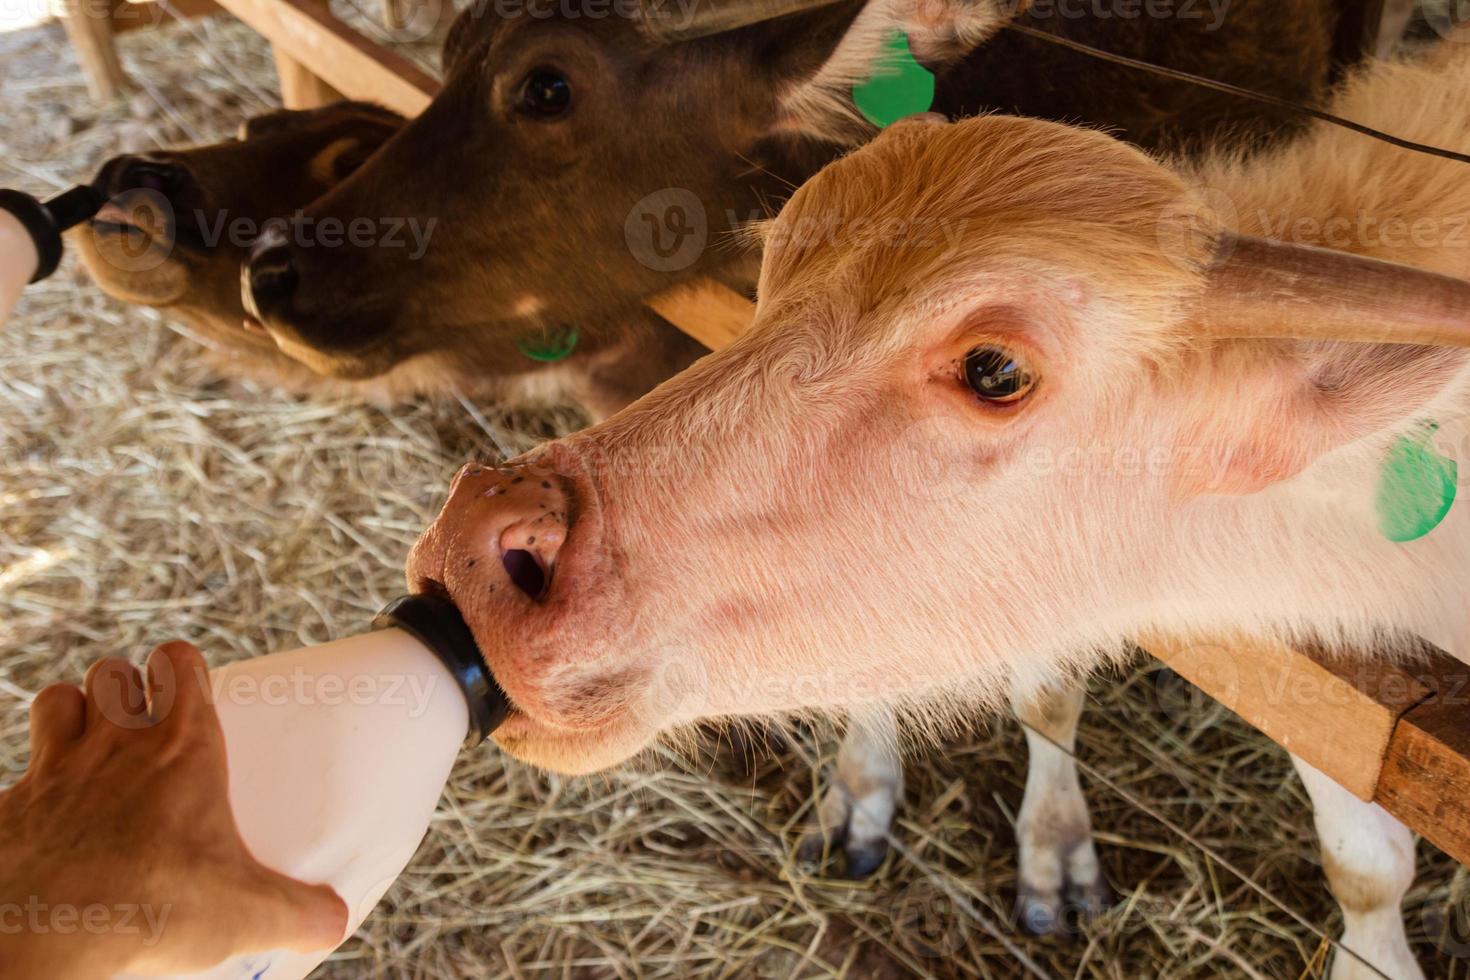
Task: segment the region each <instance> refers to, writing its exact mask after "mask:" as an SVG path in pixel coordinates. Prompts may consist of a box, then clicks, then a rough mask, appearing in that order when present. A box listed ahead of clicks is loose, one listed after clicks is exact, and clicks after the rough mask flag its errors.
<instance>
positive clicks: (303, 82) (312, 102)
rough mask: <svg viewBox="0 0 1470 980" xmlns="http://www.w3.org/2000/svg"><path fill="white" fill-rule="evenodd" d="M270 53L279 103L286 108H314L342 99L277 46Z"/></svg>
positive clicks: (335, 91) (337, 92) (334, 90)
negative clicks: (277, 86) (274, 59)
mask: <svg viewBox="0 0 1470 980" xmlns="http://www.w3.org/2000/svg"><path fill="white" fill-rule="evenodd" d="M271 54H273V55H275V58H276V77H277V78H279V79H280V82H281V105H283V106H285V107H286V108H287V109H314V108H316V107H317V106H323V105H326V104H327V103H329V102H338V101H340V100H341V99H342V93H341V92H339V91H337V90H336V89H335V88H333V87H332V86H330V85H328V84H327V83H326V82H325V81H323V80H322V79H321V77H320V76H318V75H316V74H314V73H313V72H312V71H311V70H310V69H309V68H307V67H306V66H305V65H303V64H302V63H301V62H299V61H297V60H296V59H295V58H293V57H291V56H290V55H289V54H286V53H285V52H284V51H282V50H281V49H280V48H279V47H274V46H273V47H272V48H271Z"/></svg>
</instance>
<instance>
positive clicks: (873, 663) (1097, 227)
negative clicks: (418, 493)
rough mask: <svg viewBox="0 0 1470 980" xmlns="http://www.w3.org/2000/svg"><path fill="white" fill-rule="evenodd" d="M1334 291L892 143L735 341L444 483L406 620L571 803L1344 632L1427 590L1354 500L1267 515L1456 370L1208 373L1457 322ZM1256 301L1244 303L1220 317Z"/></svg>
mask: <svg viewBox="0 0 1470 980" xmlns="http://www.w3.org/2000/svg"><path fill="white" fill-rule="evenodd" d="M1453 176H1454V177H1455V178H1457V179H1458V175H1457V174H1456V175H1453ZM1444 186H1450V185H1444ZM946 223H947V224H948V226H950V227H952V228H954V229H956V230H957V236H958V242H959V244H958V246H957V249H956V251H955V252H953V253H952V254H945V253H944V250H943V249H941V248H939V247H936V245H935V244H934V243H935V242H944V241H950V240H954V237H953V236H936V235H934V234H933V231H934V230H935V229H937V228H939V227H940V226H942V225H946ZM834 228H837V229H843V228H846V229H852V233H851V234H847V235H832V234H830V233H827V232H829V231H830V230H831V229H834ZM859 229H869V231H860V230H859ZM872 229H886V231H885V232H884V233H882V234H879V233H876V232H874V231H872ZM814 232H815V233H814ZM1232 244H1234V245H1238V246H1239V247H1238V248H1236V249H1235V250H1234V251H1231V250H1230V249H1229V247H1228V246H1230V245H1232ZM1263 250H1264V251H1263ZM1263 255H1264V257H1263ZM1339 261H1345V260H1341V259H1340V258H1332V257H1330V256H1323V255H1318V254H1316V253H1311V252H1299V251H1297V250H1295V249H1291V248H1284V249H1282V250H1280V251H1275V250H1273V249H1272V248H1270V247H1268V246H1263V245H1261V244H1260V243H1257V242H1254V241H1246V240H1240V239H1237V238H1236V237H1235V236H1234V235H1232V234H1231V233H1230V232H1229V230H1228V229H1224V228H1221V227H1219V226H1218V225H1217V224H1215V223H1213V222H1212V221H1211V220H1209V219H1208V218H1207V217H1205V216H1202V212H1201V209H1200V207H1199V201H1198V200H1197V199H1196V196H1195V195H1194V194H1193V193H1192V192H1191V191H1190V190H1189V189H1188V188H1187V187H1186V185H1185V183H1184V182H1183V181H1182V180H1181V179H1180V177H1179V176H1178V175H1176V173H1174V172H1173V171H1171V170H1170V169H1168V168H1166V167H1164V166H1162V165H1160V164H1158V163H1156V162H1154V161H1152V160H1150V159H1149V158H1147V157H1146V156H1144V155H1143V154H1142V153H1140V152H1138V151H1136V150H1134V149H1131V148H1129V147H1127V146H1125V145H1123V144H1121V143H1118V142H1115V141H1113V140H1111V139H1110V138H1108V137H1107V136H1104V135H1101V134H1098V133H1094V132H1087V131H1082V130H1076V129H1069V128H1066V127H1062V126H1058V125H1054V124H1050V123H1043V122H1039V121H1033V120H1023V119H1015V118H1006V117H999V116H996V117H988V118H979V119H974V120H970V121H967V122H963V123H959V124H954V125H946V124H921V123H917V122H916V123H912V124H904V125H898V126H895V127H892V128H891V129H889V130H888V131H886V132H885V134H884V135H882V136H881V137H879V138H878V139H877V140H876V141H875V142H873V143H871V144H869V145H868V146H866V147H865V148H863V149H861V150H859V151H857V152H855V153H854V154H852V155H850V156H848V157H846V158H844V159H842V160H841V161H838V162H836V163H834V164H832V165H831V166H830V167H828V168H827V169H825V170H824V171H822V172H821V173H820V174H818V175H817V176H816V177H815V178H814V179H813V180H812V181H810V182H809V183H808V184H806V185H805V186H803V187H802V188H801V189H800V190H799V191H798V192H797V193H796V194H795V196H794V197H793V198H792V199H791V201H790V203H789V204H788V205H787V206H786V207H785V208H784V209H783V211H782V213H781V215H780V217H779V218H778V219H777V220H776V221H774V222H773V223H772V224H771V225H770V226H769V228H768V230H767V234H766V254H765V263H764V266H763V271H762V277H761V282H760V305H759V308H758V311H757V319H756V323H755V326H754V327H753V328H752V330H751V331H750V332H749V333H748V334H746V335H744V336H743V337H741V338H740V339H739V340H737V341H736V342H735V343H734V344H732V345H731V346H730V347H728V348H726V349H724V350H722V351H720V352H718V353H716V354H714V355H712V356H710V357H707V358H705V359H703V360H701V361H700V362H698V363H697V364H696V365H694V366H693V367H692V368H691V369H690V370H688V371H686V372H685V373H684V374H682V375H680V376H679V377H677V378H675V379H673V380H672V381H670V382H668V383H667V384H665V385H663V386H661V387H660V388H658V389H656V390H655V391H654V392H653V393H651V394H650V395H648V396H647V397H645V398H644V399H642V400H640V401H639V402H637V403H635V404H634V405H633V406H631V407H630V408H629V409H627V410H625V411H624V412H622V413H620V414H618V415H617V416H614V417H613V418H612V419H610V420H608V421H607V422H605V423H603V424H601V425H599V426H596V427H593V428H592V429H589V430H587V431H585V432H583V433H579V434H577V435H574V436H571V437H569V438H567V439H564V440H562V441H559V442H556V443H553V444H551V445H549V446H548V447H546V448H545V449H544V450H541V451H538V452H537V453H536V454H534V455H533V456H532V457H531V458H529V459H527V460H525V461H523V462H522V463H521V465H519V466H512V467H510V468H506V469H486V468H480V467H470V468H467V469H466V470H464V471H463V472H461V473H460V474H459V476H458V477H457V478H456V480H455V483H454V485H453V488H452V490H451V495H450V499H449V502H448V504H447V505H446V507H445V509H444V511H443V513H442V514H441V515H440V517H439V518H438V520H437V521H436V522H435V524H434V525H433V526H432V527H431V528H430V529H429V530H428V531H427V532H426V533H425V535H424V536H423V537H422V538H421V540H420V541H419V543H418V544H417V546H416V547H415V550H414V552H413V555H412V557H411V559H410V563H409V581H410V585H411V586H412V587H413V588H415V589H430V590H444V591H446V592H447V594H448V595H450V596H451V597H452V598H453V599H454V601H455V602H456V603H457V604H458V605H459V607H460V608H461V609H462V610H463V612H464V613H465V616H466V618H467V620H468V622H469V623H470V624H471V626H472V628H473V629H474V630H475V633H476V635H477V637H478V638H479V640H480V643H481V646H482V649H483V650H484V651H485V654H486V657H487V659H488V661H489V663H490V666H491V668H492V669H493V670H494V672H495V674H496V676H497V677H498V678H499V679H500V681H501V683H502V685H503V687H504V688H505V690H506V691H507V693H508V694H509V695H510V697H511V699H512V700H513V701H514V703H515V705H516V708H517V711H516V713H515V714H514V716H513V717H512V719H511V720H510V721H509V722H508V723H507V725H506V726H505V728H503V729H502V730H501V732H500V733H499V734H498V735H497V738H498V740H499V741H500V742H501V743H502V744H503V745H505V746H506V747H507V748H508V749H510V750H511V751H512V752H514V753H516V754H518V755H520V756H522V757H524V758H527V759H529V760H531V761H534V762H537V763H540V764H543V765H547V766H551V767H555V768H560V769H567V770H573V771H575V770H586V769H593V768H597V767H600V766H604V765H607V764H610V763H612V762H615V761H617V760H619V759H621V758H623V757H625V756H627V755H629V754H631V753H633V752H635V751H636V750H637V749H638V748H639V747H640V746H642V745H644V744H645V743H646V742H647V741H648V740H649V739H650V738H652V737H653V736H654V735H655V734H657V733H658V732H659V731H661V730H664V729H667V728H670V727H672V726H676V725H679V724H680V723H683V722H688V721H691V720H693V719H696V718H700V717H708V716H728V715H748V714H758V713H765V712H774V711H787V710H799V709H810V708H830V707H843V706H847V707H852V706H857V705H861V704H864V703H869V702H875V701H886V702H897V703H899V704H900V705H901V706H903V707H906V708H908V709H910V710H911V711H912V712H913V714H914V716H915V717H925V716H926V712H928V711H929V710H931V709H935V708H938V709H943V708H944V707H945V706H947V705H956V704H962V705H964V706H965V707H966V708H967V709H973V708H974V707H975V706H976V705H977V704H981V705H990V706H996V705H997V704H998V702H1000V701H1001V700H1002V699H1003V698H1004V696H1005V694H1006V692H1007V691H1008V690H1010V689H1011V685H1012V684H1013V683H1015V682H1017V681H1021V682H1027V681H1030V682H1035V681H1037V680H1039V679H1042V678H1043V677H1048V676H1055V674H1056V673H1057V672H1058V671H1064V670H1066V669H1068V667H1069V666H1071V667H1075V666H1077V665H1078V663H1079V661H1080V660H1081V659H1082V658H1084V657H1090V656H1095V654H1096V652H1097V651H1099V650H1116V649H1120V648H1121V643H1120V638H1122V637H1124V636H1126V635H1129V634H1130V633H1132V632H1134V631H1137V630H1142V629H1149V628H1156V627H1157V628H1166V627H1176V626H1179V625H1181V624H1185V625H1188V626H1189V627H1198V628H1207V629H1223V628H1226V627H1230V628H1238V627H1250V626H1252V625H1256V624H1262V623H1268V622H1269V623H1273V624H1277V625H1279V624H1281V623H1288V624H1293V625H1299V624H1302V623H1303V622H1304V621H1305V620H1304V619H1303V617H1306V620H1310V621H1311V623H1312V624H1313V625H1321V624H1322V623H1329V624H1330V623H1338V624H1342V623H1350V624H1359V625H1363V626H1364V627H1365V628H1366V627H1367V624H1368V620H1369V619H1370V617H1373V616H1376V615H1378V614H1380V613H1383V612H1384V611H1385V610H1384V609H1383V608H1382V607H1380V608H1377V609H1365V608H1364V606H1365V603H1364V601H1363V598H1362V594H1363V593H1362V588H1361V587H1366V586H1367V584H1368V583H1371V582H1377V583H1378V584H1379V585H1380V586H1381V580H1380V578H1379V577H1380V576H1388V577H1390V580H1391V578H1392V576H1393V575H1395V574H1403V575H1405V576H1409V575H1410V572H1409V569H1410V568H1411V567H1412V565H1413V563H1415V562H1419V563H1423V562H1425V561H1432V558H1427V557H1426V555H1425V553H1423V552H1420V553H1419V554H1417V555H1414V554H1406V553H1404V552H1403V551H1402V550H1400V551H1393V550H1392V549H1393V548H1396V547H1398V546H1394V545H1390V544H1388V543H1387V542H1384V541H1382V540H1380V539H1378V537H1377V535H1376V534H1375V533H1374V530H1373V528H1374V523H1373V518H1372V496H1373V493H1372V489H1373V488H1372V486H1371V480H1363V481H1361V483H1360V482H1359V481H1358V480H1357V478H1356V477H1354V479H1353V480H1341V479H1339V480H1336V481H1333V480H1329V481H1328V483H1327V486H1326V487H1325V488H1324V487H1323V486H1317V485H1313V486H1310V487H1308V489H1307V491H1305V492H1298V490H1297V488H1298V487H1299V485H1300V481H1299V480H1297V479H1296V478H1297V477H1298V475H1299V474H1302V473H1303V471H1304V470H1306V469H1307V468H1308V467H1311V466H1312V465H1313V464H1315V463H1317V462H1318V461H1319V460H1326V459H1327V458H1328V457H1332V458H1334V459H1336V458H1337V457H1338V456H1340V455H1341V453H1348V455H1349V456H1353V455H1354V453H1353V452H1350V451H1349V450H1348V449H1347V448H1346V447H1361V446H1363V445H1368V444H1370V443H1372V440H1373V439H1374V438H1376V437H1377V436H1378V434H1380V433H1383V432H1386V431H1389V430H1391V429H1392V428H1393V427H1395V426H1401V425H1403V424H1404V423H1406V422H1407V421H1409V420H1412V418H1413V417H1414V414H1415V413H1416V412H1418V411H1419V410H1420V409H1421V408H1422V407H1423V406H1424V405H1425V404H1426V403H1428V402H1429V401H1430V400H1431V399H1433V398H1434V397H1436V395H1437V394H1438V393H1440V392H1441V391H1442V390H1443V389H1444V388H1445V386H1446V385H1447V384H1449V383H1450V381H1451V379H1452V378H1454V377H1455V375H1456V373H1457V372H1458V371H1459V370H1460V369H1461V367H1462V365H1463V364H1464V357H1463V356H1462V352H1459V351H1449V352H1446V351H1444V350H1440V349H1436V348H1429V347H1386V346H1374V345H1371V344H1370V345H1362V344H1339V343H1325V342H1321V341H1296V340H1286V339H1278V340H1252V341H1240V340H1233V339H1228V338H1230V337H1232V336H1239V335H1240V334H1242V333H1244V334H1251V335H1254V336H1266V337H1269V336H1277V335H1280V334H1283V333H1289V332H1290V330H1291V329H1292V328H1293V327H1295V326H1297V324H1296V323H1294V322H1291V321H1293V320H1294V319H1295V317H1293V316H1287V317H1282V315H1281V311H1282V309H1283V305H1282V304H1286V306H1287V308H1290V307H1291V306H1292V305H1296V311H1297V312H1298V313H1301V314H1302V315H1303V319H1304V320H1307V321H1310V320H1313V319H1316V320H1317V321H1318V324H1319V325H1321V324H1323V323H1326V324H1329V325H1331V324H1334V323H1339V322H1340V323H1341V324H1355V327H1354V329H1355V332H1356V335H1357V336H1356V339H1359V340H1368V339H1372V337H1373V333H1374V331H1378V332H1379V333H1382V334H1384V335H1385V336H1384V337H1383V338H1382V339H1385V340H1387V339H1394V338H1396V337H1399V335H1398V334H1395V333H1394V332H1393V329H1392V328H1393V327H1396V326H1403V325H1404V324H1405V323H1414V322H1418V323H1421V324H1422V323H1427V322H1436V323H1441V324H1443V323H1445V322H1449V321H1451V320H1455V319H1456V318H1458V320H1459V322H1460V324H1461V325H1462V326H1463V324H1464V320H1465V313H1464V310H1465V309H1466V308H1467V306H1466V304H1467V300H1470V293H1467V290H1466V288H1465V287H1464V285H1463V284H1457V283H1455V282H1453V281H1451V280H1447V279H1441V278H1437V277H1434V276H1432V275H1430V274H1428V273H1416V272H1415V271H1414V270H1398V273H1400V274H1402V275H1403V276H1405V277H1407V278H1406V279H1405V280H1404V283H1405V287H1404V289H1403V290H1402V291H1401V294H1400V295H1399V299H1402V300H1403V301H1404V302H1405V303H1406V304H1408V305H1410V306H1415V305H1416V304H1420V305H1419V308H1416V309H1415V310H1414V311H1413V312H1406V311H1404V310H1399V311H1394V310H1392V309H1390V307H1392V305H1393V304H1392V303H1389V304H1388V305H1387V306H1384V305H1379V306H1377V307H1376V308H1372V307H1373V304H1374V303H1377V302H1378V300H1374V299H1373V298H1372V294H1374V293H1375V292H1376V289H1370V290H1367V291H1366V293H1367V294H1368V298H1367V299H1366V300H1364V297H1363V294H1359V295H1358V296H1357V297H1356V298H1355V299H1354V298H1351V297H1349V298H1344V297H1345V296H1347V295H1348V294H1349V293H1351V292H1352V290H1351V289H1348V288H1346V286H1345V284H1347V283H1350V282H1351V281H1352V280H1353V279H1354V278H1355V277H1357V276H1360V275H1366V276H1370V277H1371V275H1374V274H1376V273H1375V272H1373V269H1374V268H1376V267H1363V268H1352V269H1348V270H1347V271H1346V272H1344V270H1343V269H1342V268H1339V267H1338V266H1337V265H1336V263H1338V262H1339ZM1272 267H1278V268H1280V267H1290V268H1292V269H1293V270H1294V273H1295V274H1294V276H1288V277H1287V280H1288V281H1289V282H1290V283H1291V284H1290V285H1286V286H1283V285H1281V284H1277V285H1276V286H1273V287H1272V288H1273V289H1274V290H1275V295H1271V296H1269V297H1268V302H1267V303H1266V304H1264V305H1263V304H1261V303H1260V302H1259V301H1257V300H1255V299H1253V294H1252V293H1251V292H1250V291H1249V290H1241V289H1239V288H1236V287H1237V286H1238V284H1239V282H1247V281H1250V280H1252V277H1256V276H1259V275H1261V274H1263V272H1264V271H1267V270H1269V269H1271V268H1272ZM1378 271H1380V272H1381V271H1382V270H1381V269H1380V270H1378ZM1416 276H1420V277H1422V280H1420V279H1416V278H1415V277H1416ZM1380 285H1381V283H1380ZM1380 298H1381V297H1380ZM1360 301H1361V302H1366V303H1368V305H1369V307H1370V309H1368V311H1367V312H1366V313H1365V311H1364V310H1363V309H1361V308H1359V307H1358V306H1355V305H1354V304H1355V303H1360ZM1436 304H1439V305H1438V306H1436ZM1457 304H1459V305H1458V306H1457ZM1314 309H1315V310H1322V309H1327V310H1328V311H1329V315H1328V316H1325V317H1316V318H1314V317H1313V316H1311V315H1310V311H1312V310H1314ZM1447 311H1448V312H1447ZM1381 448H1382V443H1381V442H1380V443H1378V444H1377V445H1376V447H1372V446H1370V449H1371V450H1372V451H1376V452H1379V455H1378V456H1376V457H1374V458H1376V459H1381V458H1382V457H1381ZM1201 449H1203V450H1204V451H1205V454H1204V462H1205V463H1207V464H1209V465H1206V466H1204V467H1201V465H1200V462H1201V459H1200V456H1199V454H1198V450H1201ZM1360 455H1361V454H1360ZM1368 455H1371V452H1370V453H1369V454H1368ZM1364 458H1367V456H1366V455H1365V456H1364ZM1324 465H1326V464H1325V463H1324ZM1334 465H1335V464H1334ZM1344 465H1346V464H1344ZM1359 475H1361V474H1359ZM1338 476H1339V477H1340V476H1341V474H1338ZM1375 541H1376V544H1375V543H1374V542H1375ZM1263 542H1264V543H1268V544H1263ZM1431 547H1432V546H1431ZM1375 549H1377V550H1375ZM1344 552H1349V553H1352V554H1349V555H1348V556H1347V557H1346V558H1345V557H1344ZM1364 555H1366V556H1367V557H1366V559H1364V557H1363V556H1364ZM1396 556H1397V557H1396ZM1349 559H1356V560H1349ZM1461 564H1462V565H1463V559H1462V561H1461ZM1324 565H1325V566H1328V567H1330V568H1331V570H1332V571H1331V573H1330V574H1327V573H1325V572H1324V568H1323V566H1324ZM1369 605H1371V604H1369ZM1308 610H1310V612H1308ZM1313 617H1315V618H1313ZM929 716H931V717H932V716H933V715H932V714H931V715H929Z"/></svg>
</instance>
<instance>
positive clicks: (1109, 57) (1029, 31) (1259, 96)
mask: <svg viewBox="0 0 1470 980" xmlns="http://www.w3.org/2000/svg"><path fill="white" fill-rule="evenodd" d="M1006 30H1009V31H1015V32H1016V33H1017V34H1024V35H1026V36H1027V37H1031V38H1035V39H1036V40H1038V41H1045V42H1046V43H1048V44H1057V45H1060V46H1062V47H1064V48H1069V49H1071V50H1073V51H1076V52H1078V53H1080V54H1085V55H1087V56H1088V57H1091V58H1098V59H1101V60H1103V61H1111V62H1112V63H1113V64H1117V65H1124V66H1126V67H1128V68H1133V69H1136V70H1138V71H1144V72H1149V73H1151V74H1154V75H1162V76H1163V77H1165V78H1173V79H1176V80H1177V81H1181V82H1187V83H1189V84H1190V85H1197V86H1199V87H1200V88H1207V89H1211V90H1213V91H1216V92H1224V93H1226V94H1228V95H1234V96H1238V97H1240V98H1242V99H1250V100H1251V101H1253V102H1260V103H1263V104H1265V105H1269V106H1275V107H1276V108H1278V109H1285V110H1287V111H1288V112H1295V113H1297V114H1299V115H1303V116H1307V117H1309V118H1312V119H1317V120H1320V121H1322V122H1325V123H1330V124H1332V125H1334V126H1341V127H1342V128H1343V129H1348V130H1352V131H1353V132H1355V133H1361V134H1362V135H1364V136H1369V137H1372V138H1373V139H1376V140H1381V141H1382V142H1384V143H1390V144H1392V145H1394V146H1397V147H1401V148H1403V149H1405V150H1412V151H1413V152H1415V153H1426V154H1428V155H1430V156H1435V157H1443V158H1444V159H1446V160H1454V161H1455V162H1456V163H1470V153H1461V152H1459V151H1457V150H1448V149H1445V148H1444V147H1442V146H1432V145H1430V144H1428V143H1416V142H1415V141H1413V140H1408V139H1404V138H1403V137H1402V136H1395V135H1393V134H1392V133H1385V132H1384V131H1383V130H1381V129H1374V128H1373V127H1372V126H1364V125H1363V124H1362V123H1357V122H1353V121H1352V120H1351V119H1344V118H1343V117H1342V116H1336V115H1333V114H1332V113H1330V112H1327V111H1325V110H1322V109H1314V108H1312V107H1311V106H1307V105H1302V104H1301V103H1300V102H1293V101H1291V100H1290V99H1283V98H1280V97H1278V96H1275V95H1266V94H1265V93H1264V92H1257V91H1255V90H1253V89H1248V88H1242V87H1241V86H1239V85H1232V84H1230V83H1229V82H1217V81H1215V80H1214V79H1213V78H1205V77H1204V76H1203V75H1194V74H1191V73H1189V72H1187V71H1180V70H1179V69H1177V68H1166V67H1164V66H1163V65H1156V64H1153V63H1152V62H1149V61H1140V60H1139V59H1137V58H1130V57H1128V56H1127V55H1121V54H1113V53H1112V52H1111V51H1104V50H1103V49H1101V48H1094V47H1093V46H1092V45H1090V44H1083V43H1082V42H1080V41H1073V40H1072V39H1071V38H1065V37H1058V36H1057V35H1055V34H1048V33H1047V32H1046V31H1042V30H1038V29H1036V28H1034V27H1025V26H1023V25H1021V24H1008V25H1006Z"/></svg>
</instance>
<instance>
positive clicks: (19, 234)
mask: <svg viewBox="0 0 1470 980" xmlns="http://www.w3.org/2000/svg"><path fill="white" fill-rule="evenodd" d="M40 260H41V257H40V256H39V255H37V254H36V245H35V243H34V242H32V241H31V236H30V233H29V232H27V231H26V229H25V226H24V225H22V224H21V223H20V219H19V218H17V217H16V216H15V215H13V214H11V213H10V212H9V211H4V210H0V326H3V325H4V324H5V321H6V320H8V319H9V318H10V311H11V310H13V309H15V301H16V300H18V299H20V292H21V290H22V289H25V288H26V283H28V282H30V281H31V276H32V275H33V274H34V273H35V271H36V266H37V264H38V263H39V262H40Z"/></svg>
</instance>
